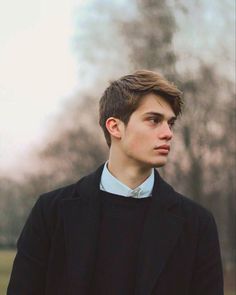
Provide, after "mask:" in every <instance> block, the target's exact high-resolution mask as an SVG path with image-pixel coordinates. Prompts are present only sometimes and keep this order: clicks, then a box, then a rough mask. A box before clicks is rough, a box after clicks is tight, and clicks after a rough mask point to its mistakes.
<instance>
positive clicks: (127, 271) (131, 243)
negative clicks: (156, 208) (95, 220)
mask: <svg viewBox="0 0 236 295" xmlns="http://www.w3.org/2000/svg"><path fill="white" fill-rule="evenodd" d="M101 198H102V215H101V225H100V226H101V227H100V239H99V243H98V250H97V251H98V252H97V263H96V267H95V276H94V281H93V284H92V288H93V291H92V295H131V294H133V292H134V285H135V274H136V263H137V252H138V247H139V241H140V237H141V234H142V229H143V224H144V220H145V216H146V213H147V210H148V208H149V205H150V202H151V197H148V198H142V199H134V198H130V197H123V196H118V195H114V194H111V193H107V192H103V191H101Z"/></svg>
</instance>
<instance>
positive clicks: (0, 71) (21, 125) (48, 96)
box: [0, 0, 80, 171]
mask: <svg viewBox="0 0 236 295" xmlns="http://www.w3.org/2000/svg"><path fill="white" fill-rule="evenodd" d="M76 2H77V4H78V3H79V2H80V1H78V0H77V1H76ZM74 6H75V1H73V0H63V1H56V0H50V1H47V0H40V1H39V0H21V1H18V0H8V1H4V0H0V170H2V171H4V170H5V169H7V170H9V169H11V168H12V167H13V166H14V165H15V164H16V163H17V162H18V160H21V161H22V157H23V158H24V157H25V159H26V158H27V157H26V156H27V150H28V148H29V147H30V146H31V145H32V144H34V143H35V144H36V143H37V142H38V141H39V140H40V139H41V138H42V134H43V133H44V132H45V130H46V129H47V125H48V123H49V122H50V119H51V118H52V117H53V116H54V115H55V114H57V113H58V112H59V111H60V108H61V106H62V103H63V101H64V100H65V99H66V98H68V97H69V96H70V95H71V94H72V93H73V92H74V91H75V89H76V85H77V69H76V60H75V56H74V54H73V51H72V37H73V30H74V27H73V9H74Z"/></svg>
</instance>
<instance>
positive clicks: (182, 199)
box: [173, 190, 214, 223]
mask: <svg viewBox="0 0 236 295" xmlns="http://www.w3.org/2000/svg"><path fill="white" fill-rule="evenodd" d="M173 191H174V194H175V195H176V196H177V198H178V200H179V202H178V204H179V206H178V207H179V212H180V214H181V216H182V217H183V218H185V219H188V220H189V219H191V220H195V221H197V222H199V221H201V223H202V222H203V223H208V222H211V221H212V220H214V216H213V214H212V212H211V211H210V210H209V209H208V208H206V207H205V206H204V205H203V204H201V203H199V202H198V201H195V200H193V199H191V198H190V197H188V196H185V195H183V194H181V193H179V192H177V191H175V190H173Z"/></svg>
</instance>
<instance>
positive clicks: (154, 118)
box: [148, 117, 161, 124]
mask: <svg viewBox="0 0 236 295" xmlns="http://www.w3.org/2000/svg"><path fill="white" fill-rule="evenodd" d="M148 121H149V122H151V123H152V124H158V123H160V121H161V120H160V118H157V117H150V118H148Z"/></svg>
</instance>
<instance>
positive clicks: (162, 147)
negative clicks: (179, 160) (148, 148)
mask: <svg viewBox="0 0 236 295" xmlns="http://www.w3.org/2000/svg"><path fill="white" fill-rule="evenodd" d="M155 149H157V150H165V151H170V146H169V145H168V144H164V145H161V146H158V147H156V148H155Z"/></svg>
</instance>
